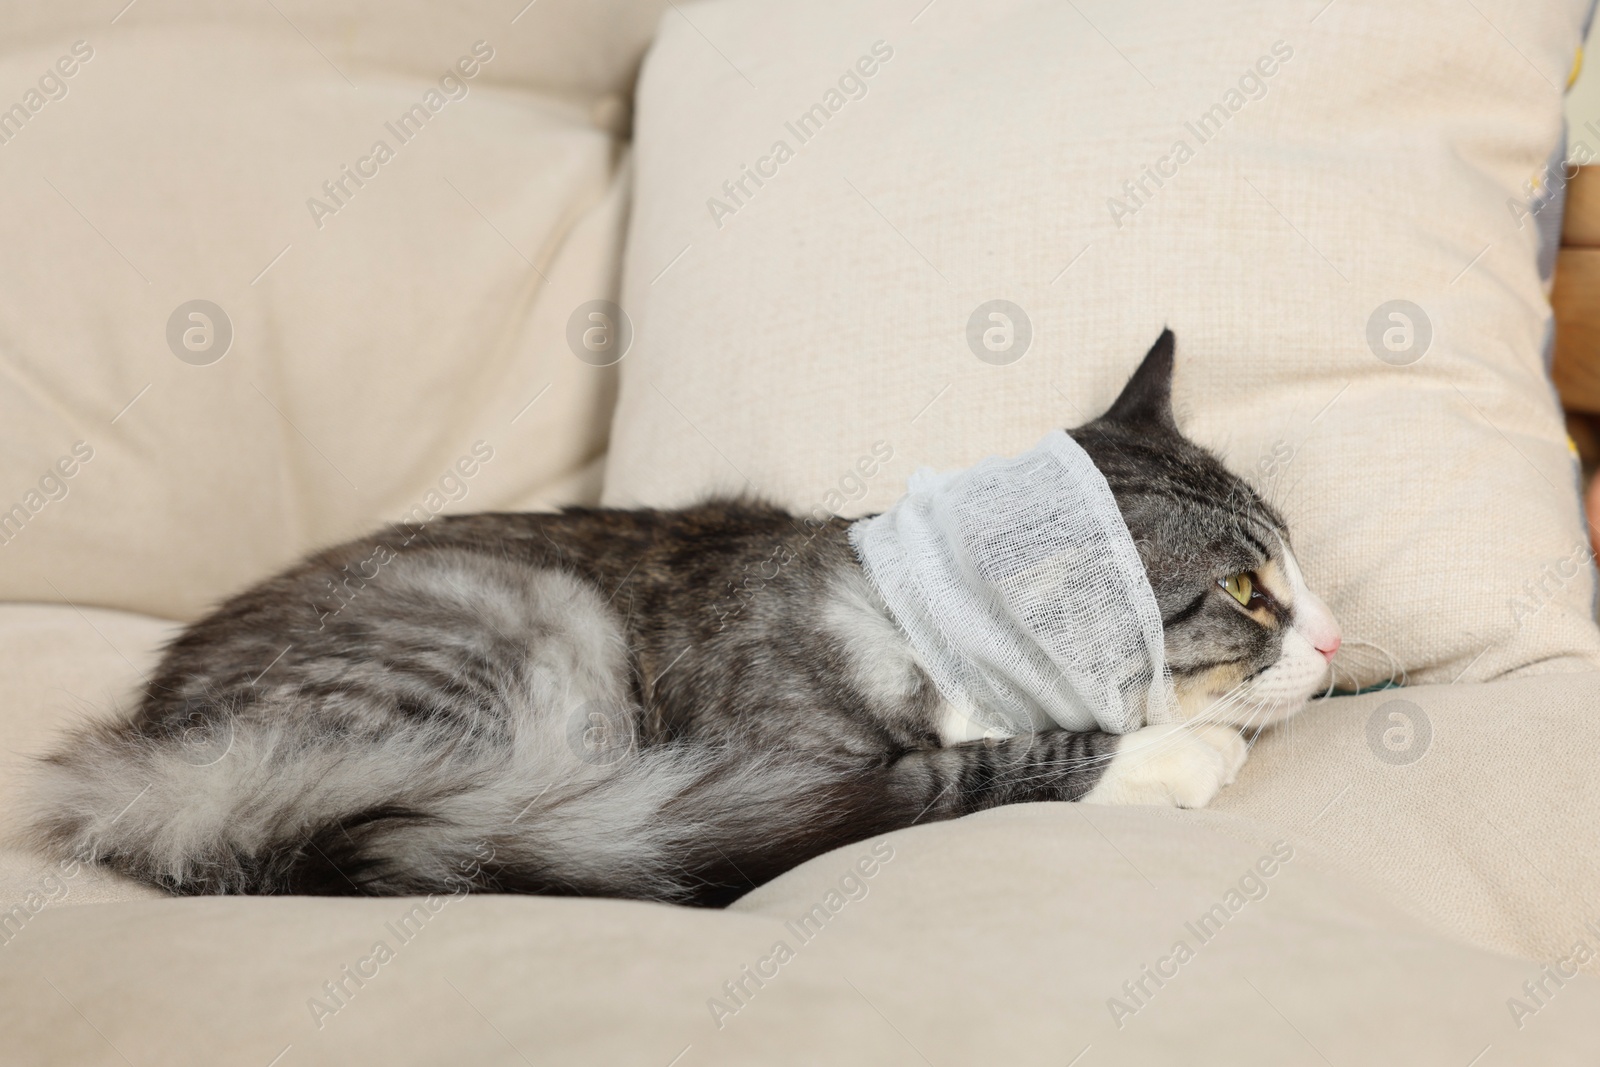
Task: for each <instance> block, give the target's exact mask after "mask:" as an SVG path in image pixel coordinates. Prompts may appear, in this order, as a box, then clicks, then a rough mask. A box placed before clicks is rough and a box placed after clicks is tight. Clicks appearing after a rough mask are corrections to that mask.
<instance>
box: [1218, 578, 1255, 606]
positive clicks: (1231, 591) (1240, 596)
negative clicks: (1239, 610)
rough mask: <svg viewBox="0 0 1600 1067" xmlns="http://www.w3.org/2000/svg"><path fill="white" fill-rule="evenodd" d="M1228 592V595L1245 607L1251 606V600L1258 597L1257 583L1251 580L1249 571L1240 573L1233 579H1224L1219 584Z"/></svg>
mask: <svg viewBox="0 0 1600 1067" xmlns="http://www.w3.org/2000/svg"><path fill="white" fill-rule="evenodd" d="M1217 584H1218V585H1220V586H1222V588H1224V589H1226V590H1227V591H1228V595H1229V596H1231V597H1233V599H1235V600H1237V601H1238V602H1239V603H1240V604H1243V605H1244V606H1245V607H1249V606H1250V600H1251V598H1252V597H1253V596H1255V595H1256V583H1255V582H1253V581H1251V580H1250V574H1249V572H1248V571H1240V572H1239V573H1238V574H1235V575H1234V576H1233V577H1231V578H1224V579H1222V580H1221V581H1220V582H1218V583H1217Z"/></svg>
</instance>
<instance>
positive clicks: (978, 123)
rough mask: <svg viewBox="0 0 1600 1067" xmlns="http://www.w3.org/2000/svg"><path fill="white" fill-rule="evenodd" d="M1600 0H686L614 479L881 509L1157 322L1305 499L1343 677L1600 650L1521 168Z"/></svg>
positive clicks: (641, 259) (1260, 475) (1218, 405)
mask: <svg viewBox="0 0 1600 1067" xmlns="http://www.w3.org/2000/svg"><path fill="white" fill-rule="evenodd" d="M915 6H916V5H913V7H915ZM1588 6H1589V5H1588V3H1587V0H1540V2H1538V3H1529V4H1522V5H1518V6H1516V7H1515V8H1512V7H1508V6H1497V7H1495V8H1493V9H1492V10H1490V9H1483V5H1481V4H1480V5H1477V7H1478V9H1482V10H1478V9H1475V8H1474V7H1473V6H1472V5H1462V4H1457V3H1455V2H1453V0H1406V2H1404V3H1398V4H1397V3H1392V2H1381V3H1380V2H1378V0H1370V2H1363V0H1355V2H1348V3H1347V2H1344V0H1340V2H1339V3H1336V4H1331V5H1327V6H1326V8H1325V10H1320V11H1319V10H1318V9H1317V8H1316V7H1313V8H1310V9H1301V8H1298V7H1289V8H1282V9H1277V8H1274V9H1271V10H1268V9H1266V8H1263V6H1262V5H1260V4H1257V3H1253V2H1245V0H1228V2H1223V3H1208V4H1204V5H1190V6H1187V7H1175V6H1174V5H1171V4H1164V3H1163V4H1158V3H1148V2H1140V3H1128V4H1122V5H1099V6H1096V7H1095V8H1094V9H1093V10H1091V9H1090V8H1088V7H1084V6H1083V5H1078V6H1077V7H1074V6H1072V5H1059V4H1052V3H1041V2H1037V0H1002V2H996V3H988V4H981V5H959V4H954V5H947V4H935V5H932V6H929V7H927V8H926V9H925V10H923V11H921V12H920V13H918V12H916V11H915V10H913V11H912V12H911V13H910V14H908V13H907V11H906V9H905V6H904V5H902V4H899V3H889V2H883V3H844V2H821V3H813V4H804V5H782V4H772V3H762V2H757V0H719V2H714V3H706V4H701V5H697V6H696V7H695V8H693V19H694V26H693V27H690V26H688V25H685V24H683V23H680V22H679V21H677V20H674V19H668V20H666V21H664V23H663V27H662V34H661V37H660V39H659V41H658V43H657V45H656V47H655V49H654V50H653V51H652V53H651V54H650V57H649V59H648V60H647V63H646V67H645V71H644V74H643V76H642V78H641V82H640V96H639V101H638V116H639V118H638V125H637V133H636V142H635V144H636V151H637V160H638V168H639V169H638V173H639V177H640V181H639V185H638V191H637V194H636V199H635V213H634V218H633V221H632V224H631V231H630V242H629V249H628V260H627V272H626V279H625V285H624V294H625V295H624V300H623V305H624V307H625V308H626V309H627V311H628V313H629V314H630V315H631V316H632V318H633V322H634V326H635V329H636V341H635V344H634V351H633V352H632V353H631V354H630V355H629V357H628V358H627V360H626V361H625V362H624V363H623V365H622V366H623V382H622V393H621V399H620V406H619V409H618V412H617V416H616V422H615V428H614V436H613V443H612V449H611V452H610V454H609V459H608V465H607V472H606V495H605V499H606V501H607V502H609V503H613V504H619V505H626V504H679V503H683V502H685V501H688V500H691V499H694V498H695V497H697V496H700V495H702V494H704V493H706V492H707V491H710V490H720V491H725V492H753V493H758V494H761V495H764V496H767V497H771V498H774V499H776V500H778V501H780V502H782V503H784V504H786V505H789V506H792V507H796V508H803V509H808V510H811V509H816V510H819V511H823V512H830V511H831V512H838V513H842V514H845V515H859V514H862V513H866V512H870V511H873V510H879V509H882V508H883V507H885V506H886V505H888V504H889V503H890V502H892V501H893V500H894V499H895V498H896V497H897V496H898V495H899V494H900V493H901V492H902V491H903V488H904V485H905V479H906V476H907V474H908V473H909V472H910V471H911V470H913V469H914V468H915V467H917V466H919V465H924V464H926V465H930V466H933V467H936V468H952V467H958V466H964V465H968V464H971V463H973V462H975V461H977V460H978V459H981V458H982V457H984V456H985V455H990V454H997V453H998V454H1010V453H1016V452H1019V451H1021V450H1023V449H1025V448H1027V447H1029V446H1031V445H1032V444H1034V443H1035V442H1036V441H1037V440H1038V439H1039V438H1040V436H1042V435H1043V433H1045V432H1046V431H1047V430H1049V429H1051V428H1054V427H1059V426H1063V425H1072V424H1076V423H1078V422H1080V421H1082V420H1084V419H1086V418H1089V417H1091V416H1093V415H1095V414H1097V413H1099V412H1100V411H1101V410H1102V409H1103V408H1104V407H1105V406H1106V405H1107V404H1108V403H1109V401H1110V400H1111V398H1112V397H1113V396H1115V394H1116V391H1117V389H1118V388H1119V387H1120V386H1121V384H1122V383H1123V381H1124V380H1125V379H1126V376H1127V374H1128V373H1129V371H1130V370H1131V369H1132V368H1133V366H1134V365H1135V364H1136V362H1137V361H1138V359H1139V357H1140V356H1141V355H1142V354H1143V353H1144V352H1145V350H1146V349H1147V348H1148V346H1149V345H1150V343H1151V342H1152V341H1153V340H1154V339H1155V337H1156V335H1157V334H1158V333H1159V332H1160V330H1161V328H1162V326H1163V325H1164V324H1165V325H1169V326H1171V327H1172V328H1173V329H1174V330H1175V331H1176V333H1177V336H1178V350H1179V365H1178V371H1177V383H1176V396H1177V406H1178V409H1179V421H1180V423H1181V424H1182V425H1183V426H1184V427H1185V429H1186V430H1188V431H1189V432H1190V433H1191V434H1192V435H1193V436H1194V437H1195V438H1197V439H1198V440H1200V441H1202V442H1204V443H1205V444H1207V445H1210V446H1212V447H1213V448H1216V449H1218V450H1220V451H1221V452H1222V453H1223V454H1224V455H1225V456H1226V458H1227V459H1228V461H1229V463H1230V465H1231V466H1232V467H1233V468H1234V469H1235V470H1237V471H1238V472H1240V473H1241V474H1244V475H1246V476H1247V477H1249V478H1250V479H1251V480H1252V481H1253V482H1254V483H1256V484H1257V485H1258V486H1259V487H1260V488H1261V489H1262V490H1263V491H1264V492H1265V493H1266V494H1267V495H1268V496H1269V497H1270V498H1272V499H1273V500H1275V501H1276V502H1277V503H1278V504H1279V505H1280V506H1281V508H1282V509H1283V510H1284V511H1285V513H1286V514H1287V517H1288V519H1289V523H1290V526H1291V528H1292V530H1293V531H1294V533H1295V536H1296V543H1297V547H1298V550H1299V555H1300V558H1301V560H1302V562H1303V563H1304V566H1305V570H1306V572H1307V575H1308V577H1309V580H1310V582H1311V584H1312V585H1313V587H1315V588H1317V589H1318V590H1319V591H1320V592H1321V593H1322V594H1323V595H1324V596H1325V597H1326V598H1327V600H1328V601H1329V602H1330V604H1331V605H1332V607H1333V609H1334V611H1335V613H1336V614H1337V615H1338V616H1339V618H1340V619H1341V621H1342V622H1343V624H1344V628H1345V633H1346V645H1345V651H1344V652H1343V653H1341V655H1340V657H1339V659H1338V661H1336V666H1337V668H1338V673H1339V678H1340V682H1341V684H1343V685H1345V686H1346V687H1354V686H1357V685H1370V684H1373V683H1375V682H1378V681H1381V680H1384V679H1386V678H1388V677H1390V676H1392V675H1401V676H1404V677H1407V678H1409V680H1410V681H1413V682H1450V681H1454V680H1456V679H1457V678H1464V679H1466V680H1473V679H1487V678H1493V677H1497V676H1499V675H1503V674H1506V673H1508V672H1512V671H1518V670H1524V671H1538V670H1557V669H1573V668H1592V667H1595V666H1600V631H1597V630H1596V628H1595V626H1594V623H1593V622H1592V619H1591V612H1592V608H1593V602H1594V591H1595V582H1594V572H1593V567H1592V566H1591V565H1590V563H1589V561H1588V555H1587V538H1586V537H1585V535H1584V530H1583V527H1582V524H1581V521H1580V518H1579V508H1578V495H1577V492H1576V477H1577V467H1576V460H1575V459H1574V457H1573V456H1572V455H1571V454H1570V453H1569V451H1568V448H1567V444H1566V440H1565V434H1564V431H1563V425H1562V421H1561V418H1560V415H1559V412H1558V411H1557V409H1556V405H1555V401H1554V397H1553V394H1552V392H1551V389H1550V385H1549V383H1548V380H1547V379H1546V377H1545V374H1544V365H1543V362H1542V356H1543V348H1544V343H1545V339H1546V333H1547V330H1548V329H1549V325H1550V311H1549V307H1548V304H1547V303H1546V300H1545V294H1544V289H1543V284H1542V281H1541V278H1540V275H1539V272H1538V269H1537V264H1536V257H1537V253H1538V251H1539V248H1538V238H1537V235H1536V231H1537V229H1538V227H1536V226H1535V225H1534V224H1533V222H1532V221H1529V219H1528V217H1527V194H1526V192H1525V190H1524V183H1525V182H1528V181H1529V180H1530V179H1531V178H1535V177H1536V176H1537V174H1538V173H1539V171H1540V170H1541V169H1542V168H1543V166H1544V164H1545V161H1546V159H1547V157H1548V156H1549V155H1550V152H1551V151H1552V149H1553V148H1554V147H1555V146H1556V145H1557V143H1558V141H1559V139H1560V136H1561V126H1560V122H1561V111H1560V95H1559V88H1560V86H1561V85H1562V84H1563V83H1564V80H1565V77H1566V74H1567V72H1568V70H1569V69H1570V68H1571V66H1572V62H1573V57H1574V53H1575V51H1576V48H1577V44H1578V39H1579V26H1580V24H1581V21H1582V16H1583V14H1584V13H1585V12H1586V11H1587V8H1588ZM686 10H687V9H686ZM912 15H915V18H914V19H913V18H912ZM708 41H710V42H714V44H715V46H716V49H717V50H718V51H719V52H720V53H721V58H719V57H718V55H717V54H715V53H713V52H711V50H710V49H709V48H708V45H707V42H708ZM1518 52H1520V53H1521V55H1520V56H1519V55H1518V54H1517V53H1518ZM866 72H870V73H866ZM747 82H748V83H747ZM752 86H753V87H752ZM1207 114H1209V115H1211V116H1212V118H1211V119H1209V120H1208V124H1207V126H1206V128H1205V129H1203V130H1202V129H1200V128H1199V125H1198V124H1199V123H1200V121H1201V116H1202V115H1207ZM802 116H809V118H807V119H806V120H805V125H804V126H803V127H802V126H801V125H800V124H801V122H802ZM819 116H820V117H819ZM1219 116H1220V117H1219ZM1202 138H1204V140H1203V142H1202ZM802 139H803V140H802ZM1180 142H1182V143H1183V144H1184V145H1186V146H1187V148H1186V149H1181V150H1180V149H1178V148H1176V146H1177V145H1178V144H1179V143H1180ZM780 143H781V144H782V145H783V146H785V147H784V148H779V147H778V146H779V144H780ZM1180 157H1181V158H1180ZM1147 166H1148V167H1151V168H1157V167H1159V168H1160V170H1161V172H1162V173H1164V174H1165V175H1166V176H1165V177H1162V176H1160V175H1159V174H1158V175H1156V176H1155V177H1143V175H1144V171H1145V168H1146V167H1147ZM752 174H753V175H755V176H754V177H750V175H752ZM762 175H765V177H762ZM1139 181H1142V182H1143V183H1144V192H1142V193H1140V192H1138V191H1137V190H1135V192H1134V194H1132V195H1130V193H1129V191H1128V187H1127V186H1125V185H1124V182H1129V183H1134V182H1139ZM1157 181H1159V182H1160V183H1161V184H1160V185H1159V186H1158V185H1157ZM757 182H760V184H757ZM724 183H727V184H724ZM1518 210H1521V211H1522V212H1523V214H1522V215H1521V216H1519V215H1518V214H1517V211H1518ZM1552 210H1553V209H1552ZM1519 223H1521V224H1520V225H1519ZM995 300H1004V301H1008V302H1010V304H1012V305H1015V306H1016V307H1018V308H1020V309H1021V311H1022V313H1023V314H1024V315H1025V317H1026V320H1027V323H1028V324H1029V329H1028V330H1024V329H1023V323H1022V320H1021V319H1020V318H1018V319H1017V320H1016V321H1015V322H1013V323H1012V324H1011V325H1010V327H1009V329H1010V330H1011V334H1010V337H1011V341H1010V342H1009V343H1010V345H1011V347H1010V348H1009V349H1007V351H1004V352H993V351H990V350H989V349H988V348H986V347H985V341H984V338H985V332H986V331H989V330H993V331H995V332H993V333H990V334H989V335H988V340H989V342H990V343H993V344H996V345H999V346H1001V347H1004V346H1005V345H1006V344H1007V340H1006V334H1005V332H1006V330H1007V329H1008V327H1007V326H1006V324H1005V323H1002V322H999V321H998V320H990V319H989V318H988V317H987V316H988V314H989V313H990V312H989V311H986V310H981V309H983V308H984V307H985V306H986V305H987V304H988V303H989V302H990V301H995ZM1393 301H1409V302H1411V303H1413V304H1415V305H1419V306H1420V307H1421V308H1422V309H1424V313H1425V316H1426V319H1427V320H1428V322H1427V324H1428V327H1429V328H1428V329H1427V331H1426V332H1427V333H1429V334H1431V338H1430V340H1429V341H1428V344H1427V347H1426V350H1425V351H1424V350H1423V348H1422V338H1423V333H1424V324H1423V322H1422V320H1421V319H1420V318H1418V317H1417V315H1416V313H1415V312H1411V313H1409V314H1410V316H1411V319H1410V325H1409V326H1408V325H1407V321H1404V320H1400V319H1390V318H1389V317H1388V316H1389V315H1390V314H1391V313H1392V312H1393V311H1394V310H1395V309H1394V308H1392V307H1391V302H1393ZM1402 310H1403V309H1402ZM1013 317H1015V315H1014V313H1013ZM1025 333H1031V338H1030V339H1029V342H1028V344H1027V347H1026V349H1025V350H1023V349H1022V347H1021V345H1022V338H1023V337H1024V334H1025ZM1385 335H1387V344H1393V345H1396V346H1401V347H1404V345H1405V344H1406V342H1407V339H1408V337H1409V338H1410V340H1411V342H1413V347H1412V348H1411V349H1410V350H1409V351H1391V350H1390V349H1389V348H1388V347H1386V341H1385ZM1413 356H1420V357H1421V358H1420V359H1418V360H1417V361H1415V362H1411V363H1409V364H1406V363H1405V360H1407V359H1409V358H1411V357H1413ZM1008 359H1010V360H1011V361H1010V362H1007V360H1008ZM1397 364H1404V365H1397ZM884 447H887V448H889V449H892V452H893V456H894V458H893V460H892V461H891V462H890V463H887V464H878V463H876V462H874V461H873V457H874V449H875V448H877V449H879V450H880V451H881V450H882V449H883V448H884ZM868 472H870V475H869V473H868Z"/></svg>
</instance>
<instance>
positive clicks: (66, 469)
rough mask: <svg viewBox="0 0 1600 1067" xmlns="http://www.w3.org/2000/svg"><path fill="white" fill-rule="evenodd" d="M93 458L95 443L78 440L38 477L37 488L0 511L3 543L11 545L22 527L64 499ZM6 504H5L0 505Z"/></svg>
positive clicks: (1, 542) (0, 528)
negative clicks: (68, 453) (78, 475)
mask: <svg viewBox="0 0 1600 1067" xmlns="http://www.w3.org/2000/svg"><path fill="white" fill-rule="evenodd" d="M93 458H94V446H93V445H91V444H89V442H87V441H76V442H74V443H73V445H72V453H71V454H70V455H65V456H62V457H60V458H59V459H57V460H56V461H55V463H53V464H51V466H49V467H48V468H46V470H45V472H44V473H43V474H41V475H40V476H39V481H38V487H37V488H31V489H29V490H28V491H27V492H25V493H23V494H22V498H21V499H20V500H18V501H17V502H16V503H14V504H12V505H11V506H10V507H9V508H4V510H0V545H9V544H10V543H11V542H12V541H15V540H16V539H17V537H18V535H20V534H21V533H22V528H23V527H24V526H27V525H28V523H29V522H31V521H32V520H33V517H34V516H35V515H37V514H39V512H41V511H43V510H44V509H45V508H46V507H48V506H49V505H50V504H52V503H55V502H56V501H58V500H65V499H66V498H67V494H68V493H69V492H71V491H72V487H71V486H70V485H69V484H68V483H69V482H70V481H71V480H72V479H73V478H74V477H76V476H77V474H78V472H79V471H80V470H82V469H83V464H86V463H88V462H89V461H90V460H91V459H93ZM0 507H4V505H0Z"/></svg>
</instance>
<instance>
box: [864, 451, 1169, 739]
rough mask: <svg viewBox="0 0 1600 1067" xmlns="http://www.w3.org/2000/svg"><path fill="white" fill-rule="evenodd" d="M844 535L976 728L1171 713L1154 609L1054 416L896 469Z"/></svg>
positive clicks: (1100, 724)
mask: <svg viewBox="0 0 1600 1067" xmlns="http://www.w3.org/2000/svg"><path fill="white" fill-rule="evenodd" d="M850 544H851V546H852V547H854V549H855V552H856V556H857V557H858V558H859V559H860V560H861V565H862V567H863V568H864V569H865V570H866V573H867V577H868V578H869V579H870V580H871V582H872V584H873V585H874V586H875V587H876V588H877V590H878V593H879V594H880V595H881V596H882V597H883V600H884V603H885V604H886V605H887V606H888V608H889V612H890V614H891V615H892V616H893V617H894V621H895V622H896V624H898V625H899V627H900V629H901V630H902V631H904V633H905V635H906V637H907V638H908V639H909V640H910V642H911V646H912V648H913V650H914V651H915V652H916V654H917V656H918V658H919V659H920V660H921V661H922V664H923V667H924V668H925V669H926V670H927V671H928V674H929V675H930V676H931V677H932V679H933V682H934V684H935V685H937V686H938V688H939V693H940V695H942V696H943V697H944V699H945V700H947V701H948V702H949V703H950V704H952V705H954V707H955V708H956V710H957V711H959V712H960V713H961V714H963V715H965V716H966V717H967V718H968V719H970V720H971V721H972V722H973V723H975V724H977V725H978V726H979V728H980V730H979V733H980V734H982V733H988V734H989V735H991V736H1016V735H1018V734H1025V733H1029V732H1031V731H1033V730H1039V729H1056V728H1060V729H1067V730H1079V731H1081V730H1105V731H1108V732H1110V733H1117V734H1121V733H1127V732H1128V731H1130V730H1136V729H1138V728H1140V727H1141V726H1144V725H1147V724H1154V723H1161V722H1172V721H1175V720H1176V719H1177V718H1178V715H1177V700H1176V697H1175V695H1174V693H1173V690H1172V678H1171V675H1170V674H1169V673H1168V672H1167V669H1166V662H1165V657H1164V655H1163V642H1162V630H1161V613H1160V610H1159V609H1158V608H1157V606H1156V598H1155V593H1154V592H1153V591H1152V590H1151V588H1150V582H1149V579H1148V578H1147V577H1146V576H1145V571H1144V565H1143V563H1141V562H1140V559H1139V552H1138V549H1136V548H1135V547H1134V544H1133V537H1132V535H1131V534H1129V533H1128V526H1127V524H1126V523H1125V522H1124V521H1123V519H1122V512H1121V511H1119V510H1118V509H1117V502H1116V499H1115V498H1114V497H1113V496H1112V494H1111V487H1110V486H1108V485H1107V484H1106V480H1105V477H1104V476H1103V475H1102V474H1101V473H1100V471H1099V470H1098V469H1096V468H1095V465H1094V462H1093V461H1092V460H1091V459H1090V458H1089V455H1088V453H1086V452H1085V451H1084V450H1083V449H1082V448H1081V447H1079V445H1078V443H1077V442H1076V441H1074V440H1073V439H1072V438H1071V437H1070V436H1068V435H1067V434H1066V432H1065V431H1062V430H1056V431H1054V432H1052V433H1050V434H1049V435H1047V436H1046V437H1045V439H1044V440H1043V441H1041V442H1040V443H1039V444H1038V445H1037V446H1036V447H1034V448H1033V449H1031V450H1029V451H1027V452H1024V453H1023V454H1022V455H1020V456H1017V457H1015V458H1011V459H1006V458H1001V457H992V458H990V459H986V460H984V461H983V462H981V463H979V464H978V465H977V466H975V467H971V468H968V469H967V470H962V471H954V472H950V473H944V474H937V473H934V472H933V471H931V470H929V469H927V468H923V469H921V470H919V471H917V472H916V473H915V474H913V475H912V476H911V481H910V484H909V486H908V487H907V490H906V495H905V496H903V497H901V498H900V499H899V500H898V501H896V502H895V504H894V506H893V507H891V508H890V509H889V510H888V511H886V512H884V513H883V514H882V515H878V516H875V517H873V518H870V519H861V520H859V521H857V522H855V523H853V524H852V525H851V527H850Z"/></svg>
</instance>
